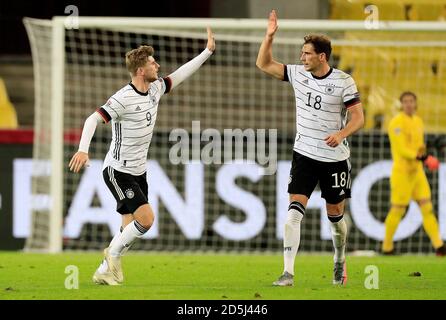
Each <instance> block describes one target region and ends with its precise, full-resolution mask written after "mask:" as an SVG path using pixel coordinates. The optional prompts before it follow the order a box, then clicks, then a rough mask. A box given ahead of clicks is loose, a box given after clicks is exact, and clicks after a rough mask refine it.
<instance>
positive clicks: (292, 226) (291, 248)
mask: <svg viewBox="0 0 446 320" xmlns="http://www.w3.org/2000/svg"><path fill="white" fill-rule="evenodd" d="M304 214H305V207H304V206H303V205H302V204H301V203H300V202H297V201H294V202H292V203H291V204H290V206H289V207H288V216H287V221H286V223H285V234H284V237H283V262H284V269H283V272H285V271H286V272H288V273H290V274H292V275H294V260H295V259H296V254H297V250H298V249H299V243H300V222H301V221H302V218H303V216H304Z"/></svg>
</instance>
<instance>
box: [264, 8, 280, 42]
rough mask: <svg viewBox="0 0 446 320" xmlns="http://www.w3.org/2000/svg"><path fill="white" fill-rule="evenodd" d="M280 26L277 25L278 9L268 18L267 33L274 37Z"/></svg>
mask: <svg viewBox="0 0 446 320" xmlns="http://www.w3.org/2000/svg"><path fill="white" fill-rule="evenodd" d="M278 28H279V26H278V25H277V13H276V10H272V11H271V12H270V14H269V18H268V28H267V29H266V35H267V36H268V37H273V36H274V34H275V33H276V31H277V29H278Z"/></svg>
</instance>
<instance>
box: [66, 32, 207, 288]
mask: <svg viewBox="0 0 446 320" xmlns="http://www.w3.org/2000/svg"><path fill="white" fill-rule="evenodd" d="M207 36H208V41H207V46H206V48H205V49H204V50H203V52H202V53H201V54H200V55H198V56H197V57H195V58H194V59H192V60H191V61H189V62H187V63H186V64H184V65H183V66H181V67H180V68H179V69H177V70H176V71H174V72H173V73H172V74H170V75H169V76H167V77H165V78H159V77H158V69H159V67H160V65H159V64H158V63H157V62H156V61H155V59H154V57H153V53H154V50H153V48H152V47H150V46H140V47H139V48H137V49H134V50H131V51H129V52H127V54H126V66H127V70H128V71H129V73H130V77H131V82H130V83H129V84H128V85H126V86H124V87H123V88H122V89H120V90H119V91H117V92H116V93H115V94H114V95H112V96H111V97H110V99H109V100H108V101H107V103H106V104H105V105H103V106H102V107H100V108H99V109H98V110H96V112H94V113H93V114H92V115H91V116H90V117H88V118H87V120H86V121H85V124H84V128H83V131H82V136H81V141H80V143H79V151H78V152H76V153H75V154H74V156H73V157H72V159H71V161H70V163H69V168H70V170H71V171H73V172H76V173H77V172H79V171H80V170H81V169H82V168H83V167H84V166H86V165H87V164H88V160H89V158H88V149H89V146H90V142H91V139H92V137H93V135H94V132H95V130H96V126H97V124H98V123H100V122H106V123H107V122H109V121H110V120H111V122H112V129H113V130H112V135H113V137H112V142H111V144H110V149H109V151H108V153H107V156H106V158H105V161H104V168H103V177H104V180H105V183H106V184H107V186H108V187H109V189H110V191H111V192H112V194H113V196H114V197H115V199H116V201H117V211H118V212H119V213H120V214H121V216H122V226H121V232H120V233H117V234H116V235H115V236H114V238H113V239H112V241H111V242H110V245H109V247H108V248H106V249H105V250H104V256H105V258H104V260H103V262H102V263H101V265H100V266H99V268H98V269H97V270H96V272H95V274H94V275H93V281H94V282H95V283H97V284H105V285H119V284H121V283H122V282H123V280H124V276H123V272H122V267H121V256H122V254H123V253H125V252H126V251H127V250H128V248H129V247H130V246H131V245H132V244H133V243H134V242H135V240H136V239H138V238H140V237H142V235H143V234H144V233H146V232H147V231H148V230H149V229H150V227H151V226H152V224H153V221H154V214H153V211H152V208H151V207H150V205H149V203H148V187H147V179H146V164H147V152H148V149H149V145H150V141H151V137H152V132H153V127H154V125H155V120H156V113H157V109H158V103H159V100H160V98H161V96H162V95H163V94H164V93H168V92H169V91H170V90H172V89H173V88H175V87H176V86H178V85H179V84H180V83H181V82H183V81H184V80H185V79H186V78H188V77H189V76H191V75H192V74H193V73H194V72H195V71H197V70H198V69H199V68H200V66H201V65H202V64H203V63H204V62H205V61H206V60H207V59H208V58H209V57H210V56H211V55H212V53H213V52H214V50H215V40H214V35H213V33H212V31H211V29H210V28H208V29H207Z"/></svg>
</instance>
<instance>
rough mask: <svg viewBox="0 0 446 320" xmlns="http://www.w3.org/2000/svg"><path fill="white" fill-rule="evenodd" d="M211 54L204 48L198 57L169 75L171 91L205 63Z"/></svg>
mask: <svg viewBox="0 0 446 320" xmlns="http://www.w3.org/2000/svg"><path fill="white" fill-rule="evenodd" d="M212 53H213V52H212V51H210V50H209V49H208V48H206V49H204V50H203V52H202V53H200V54H199V55H198V56H196V57H195V58H193V59H192V60H191V61H189V62H187V63H186V64H184V65H182V66H181V67H180V68H178V69H177V70H175V71H174V72H173V73H171V74H170V75H169V78H170V80H171V81H172V89H173V88H175V87H176V86H178V85H179V84H180V83H181V82H183V81H184V80H186V79H187V78H188V77H190V76H191V75H192V74H193V73H194V72H195V71H197V70H198V69H199V68H200V67H201V65H202V64H203V63H205V61H206V60H207V59H209V57H210V56H211V55H212Z"/></svg>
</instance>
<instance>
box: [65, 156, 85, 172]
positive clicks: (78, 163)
mask: <svg viewBox="0 0 446 320" xmlns="http://www.w3.org/2000/svg"><path fill="white" fill-rule="evenodd" d="M88 160H89V159H88V153H85V152H82V151H78V152H76V153H75V154H74V156H73V158H71V160H70V163H69V164H68V167H69V168H70V171H73V172H75V173H78V172H79V171H81V169H82V168H83V167H86V166H87V165H88Z"/></svg>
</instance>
